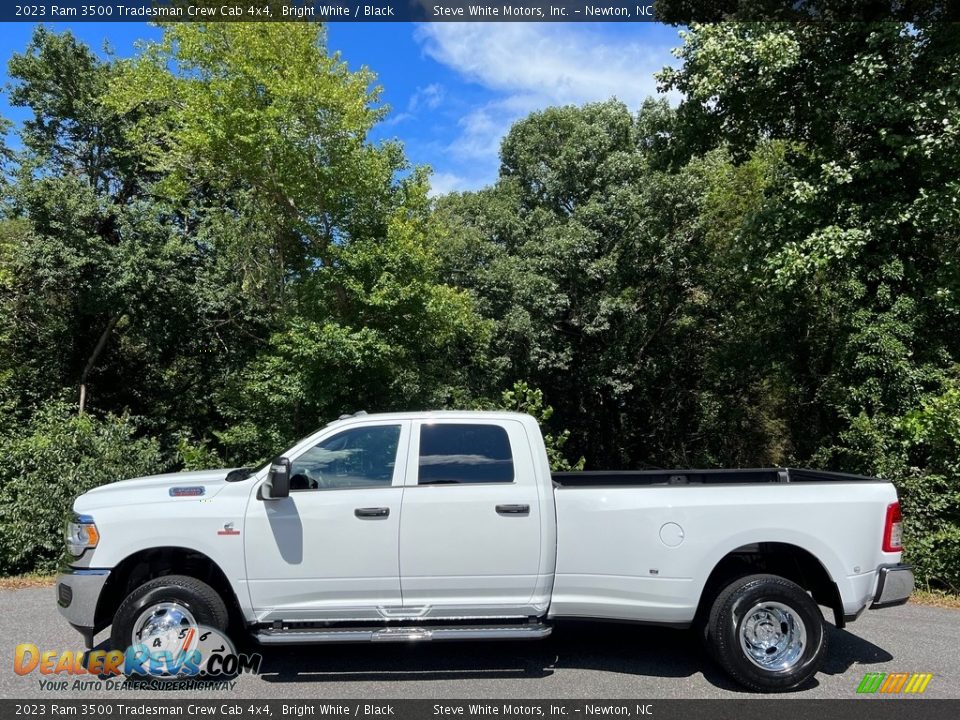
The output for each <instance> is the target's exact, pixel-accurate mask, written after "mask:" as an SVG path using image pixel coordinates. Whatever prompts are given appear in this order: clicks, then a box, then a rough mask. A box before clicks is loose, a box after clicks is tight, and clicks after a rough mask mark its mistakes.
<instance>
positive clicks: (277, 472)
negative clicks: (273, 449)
mask: <svg viewBox="0 0 960 720" xmlns="http://www.w3.org/2000/svg"><path fill="white" fill-rule="evenodd" d="M261 495H262V496H263V499H264V500H280V499H281V498H285V497H289V495H290V459H289V458H285V457H278V458H274V459H273V460H272V461H271V462H270V473H269V474H268V475H267V480H266V482H264V483H263V488H262V492H261Z"/></svg>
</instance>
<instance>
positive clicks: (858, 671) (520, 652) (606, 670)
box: [0, 587, 960, 700]
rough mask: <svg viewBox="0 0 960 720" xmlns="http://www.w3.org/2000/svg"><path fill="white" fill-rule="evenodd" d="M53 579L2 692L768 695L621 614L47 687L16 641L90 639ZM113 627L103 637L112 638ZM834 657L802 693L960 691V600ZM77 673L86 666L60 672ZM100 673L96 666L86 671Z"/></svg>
mask: <svg viewBox="0 0 960 720" xmlns="http://www.w3.org/2000/svg"><path fill="white" fill-rule="evenodd" d="M53 592H54V591H53V588H50V587H45V588H29V589H23V590H2V591H0V631H2V637H3V640H2V642H0V698H8V699H28V698H34V699H39V698H43V699H46V700H54V699H56V698H60V699H87V698H90V699H93V698H113V699H117V700H119V699H127V700H129V699H163V698H167V697H179V698H183V699H188V698H190V697H197V698H200V697H202V698H217V697H224V698H273V699H278V700H279V699H287V698H289V699H311V700H317V699H324V698H331V699H333V698H336V699H347V698H353V699H368V700H377V699H400V698H418V699H423V698H430V699H434V698H435V699H442V698H462V699H468V698H470V699H472V698H491V699H504V698H510V699H516V700H519V699H534V698H542V699H573V698H584V699H586V698H598V699H599V698H643V699H650V700H653V699H667V698H683V699H712V698H744V699H747V698H753V697H763V696H762V695H756V694H754V693H749V692H746V691H744V690H742V689H741V688H740V687H739V686H737V685H735V684H734V683H733V682H732V681H730V680H729V679H728V678H727V677H726V675H725V674H724V673H723V671H721V670H720V669H719V668H718V667H717V666H716V665H715V664H714V663H713V662H712V661H711V660H710V659H709V658H708V657H707V656H706V654H705V653H704V652H703V650H701V648H700V646H699V643H698V642H697V641H696V639H695V638H694V637H693V634H692V633H690V632H685V631H677V630H667V629H663V628H654V627H644V626H638V625H618V624H612V623H578V624H570V625H563V626H560V627H558V628H557V629H556V631H555V632H554V634H553V635H552V636H551V637H550V638H548V639H547V640H544V641H540V642H530V641H528V642H522V643H521V642H499V643H422V644H413V645H383V644H377V645H320V646H307V647H281V648H277V647H271V648H264V647H259V646H257V645H255V644H251V646H250V647H249V649H250V650H251V651H258V652H260V653H262V655H263V663H262V667H261V673H260V674H259V675H241V676H239V677H238V678H236V680H235V685H233V687H230V688H228V687H224V688H222V689H211V688H204V689H201V690H182V689H161V690H136V691H131V690H106V689H103V688H101V689H100V690H90V691H75V690H69V689H68V690H60V691H51V690H44V689H41V687H40V680H41V679H47V680H49V679H51V678H52V677H54V676H42V675H40V674H39V672H37V671H34V672H32V673H30V674H27V675H23V676H20V675H17V674H15V673H14V672H13V656H14V648H15V646H16V645H17V644H18V643H34V644H35V645H37V646H38V648H40V649H41V650H55V651H58V652H63V651H67V650H71V651H78V650H82V649H83V643H82V641H81V639H80V635H79V634H78V633H76V632H75V631H74V630H73V629H72V628H71V627H70V626H69V625H67V623H66V621H65V620H63V618H62V617H61V616H60V614H59V613H58V612H57V610H56V605H55V601H54V597H53ZM105 637H106V634H105V633H103V634H101V635H99V636H98V637H97V640H98V642H102V641H103V640H104V639H105ZM828 641H829V643H830V649H829V653H828V660H827V662H826V665H825V667H824V668H823V670H822V671H821V672H820V673H819V674H818V675H817V677H816V679H815V680H814V681H813V682H812V683H811V684H810V685H809V686H807V687H805V688H803V689H801V690H798V691H796V692H793V693H790V694H789V696H790V697H796V698H810V699H813V698H850V697H854V696H855V691H856V687H857V685H858V684H859V682H860V680H861V678H862V677H863V675H864V674H865V673H868V672H888V673H889V672H925V673H933V679H932V681H931V682H930V684H929V685H928V687H927V689H926V691H925V693H924V698H927V697H929V698H955V699H956V698H960V610H951V609H942V608H934V607H926V606H921V605H905V606H902V607H897V608H890V609H887V610H878V611H870V612H866V613H864V614H863V615H862V616H861V618H860V619H859V620H858V621H857V622H855V623H852V624H851V625H849V626H848V627H847V629H845V630H837V629H836V628H834V627H833V626H832V625H831V626H830V628H829V633H828ZM60 677H64V678H65V679H69V680H70V681H71V682H72V681H73V680H74V679H77V678H76V676H60ZM87 677H89V676H87Z"/></svg>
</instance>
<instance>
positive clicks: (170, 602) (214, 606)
mask: <svg viewBox="0 0 960 720" xmlns="http://www.w3.org/2000/svg"><path fill="white" fill-rule="evenodd" d="M227 620H228V614H227V608H226V605H225V604H224V602H223V599H222V598H221V597H220V595H218V594H217V591H216V590H214V589H213V588H212V587H210V586H209V585H207V584H206V583H205V582H202V581H201V580H197V579H196V578H193V577H189V576H186V575H165V576H163V577H158V578H154V579H153V580H150V581H148V582H145V583H144V584H143V585H141V586H140V587H138V588H137V589H136V590H134V591H133V592H131V593H130V594H129V595H128V596H127V598H126V599H125V600H124V601H123V602H122V603H121V604H120V607H119V608H118V609H117V612H116V614H115V615H114V617H113V626H112V628H111V630H110V642H111V645H112V647H113V648H114V649H117V650H122V651H125V650H126V649H127V648H128V647H130V646H133V645H144V646H146V647H148V648H150V649H161V650H170V651H174V652H175V651H176V650H177V649H178V648H179V646H180V643H181V642H182V637H183V632H182V631H183V630H185V629H187V630H188V629H190V628H193V629H196V628H197V627H199V626H201V625H202V626H205V627H209V628H214V629H215V630H218V631H221V632H223V631H224V630H225V629H226V627H227Z"/></svg>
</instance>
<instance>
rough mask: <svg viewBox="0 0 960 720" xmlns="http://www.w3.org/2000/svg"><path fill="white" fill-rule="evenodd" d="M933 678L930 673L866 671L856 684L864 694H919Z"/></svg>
mask: <svg viewBox="0 0 960 720" xmlns="http://www.w3.org/2000/svg"><path fill="white" fill-rule="evenodd" d="M931 680H933V674H932V673H905V672H902V673H882V672H875V673H867V674H866V675H864V676H863V680H861V681H860V684H859V685H858V686H857V692H858V693H862V694H865V695H873V694H874V693H885V694H888V695H894V694H897V693H911V694H915V695H919V694H920V693H922V692H923V691H924V690H926V689H927V685H929V684H930V681H931Z"/></svg>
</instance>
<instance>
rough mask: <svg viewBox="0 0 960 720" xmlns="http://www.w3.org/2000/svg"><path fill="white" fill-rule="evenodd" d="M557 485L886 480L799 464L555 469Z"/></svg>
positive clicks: (555, 482) (728, 483)
mask: <svg viewBox="0 0 960 720" xmlns="http://www.w3.org/2000/svg"><path fill="white" fill-rule="evenodd" d="M552 477H553V482H554V484H555V485H556V486H558V487H562V488H563V487H619V486H623V487H643V486H647V485H656V486H659V485H753V484H763V483H812V482H886V481H885V480H881V479H878V478H873V477H867V476H865V475H853V474H851V473H839V472H827V471H825V470H802V469H799V468H789V467H777V468H742V469H735V470H695V469H692V470H594V471H581V472H555V473H552Z"/></svg>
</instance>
